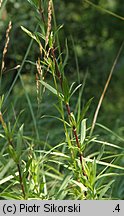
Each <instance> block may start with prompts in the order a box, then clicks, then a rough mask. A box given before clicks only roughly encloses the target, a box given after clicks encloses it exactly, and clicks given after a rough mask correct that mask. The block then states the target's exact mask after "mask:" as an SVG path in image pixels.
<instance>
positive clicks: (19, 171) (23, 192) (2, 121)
mask: <svg viewBox="0 0 124 216" xmlns="http://www.w3.org/2000/svg"><path fill="white" fill-rule="evenodd" d="M0 122H1V124H2V127H3V129H4V132H5V134H6V138H7V140H8V144H9V145H11V146H12V147H13V146H14V145H13V141H12V139H11V138H10V137H9V136H8V135H7V125H6V123H5V121H4V119H3V115H2V113H1V112H0ZM16 165H17V169H18V173H19V181H20V186H21V189H22V194H23V197H24V199H25V197H26V195H25V189H24V184H23V180H22V175H21V167H20V164H19V162H18V163H16Z"/></svg>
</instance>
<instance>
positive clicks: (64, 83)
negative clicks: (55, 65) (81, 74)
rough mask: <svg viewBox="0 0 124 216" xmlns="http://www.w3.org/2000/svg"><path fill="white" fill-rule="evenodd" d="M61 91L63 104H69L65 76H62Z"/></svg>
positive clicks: (67, 85)
mask: <svg viewBox="0 0 124 216" xmlns="http://www.w3.org/2000/svg"><path fill="white" fill-rule="evenodd" d="M62 89H63V94H64V101H65V103H68V102H69V84H68V81H67V79H66V77H65V76H63V82H62Z"/></svg>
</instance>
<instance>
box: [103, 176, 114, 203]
mask: <svg viewBox="0 0 124 216" xmlns="http://www.w3.org/2000/svg"><path fill="white" fill-rule="evenodd" d="M114 181H115V180H112V181H110V182H109V183H108V184H107V185H106V186H105V187H104V188H103V189H102V190H101V193H100V196H99V200H101V199H102V198H103V196H104V195H105V194H106V192H107V191H108V190H109V189H110V187H111V185H112V184H113V183H114Z"/></svg>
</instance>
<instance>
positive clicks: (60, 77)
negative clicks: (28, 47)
mask: <svg viewBox="0 0 124 216" xmlns="http://www.w3.org/2000/svg"><path fill="white" fill-rule="evenodd" d="M52 56H53V60H54V63H55V67H56V74H57V77H58V79H59V81H60V85H61V89H62V91H63V88H62V84H63V80H62V76H61V73H60V71H59V68H58V64H57V61H56V56H55V49H54V48H52ZM65 106H66V110H67V113H68V118H69V120H70V115H71V108H70V106H69V104H68V103H66V104H65ZM72 130H73V134H74V136H75V139H76V144H77V147H78V150H79V158H80V164H81V167H82V172H83V175H85V176H86V173H85V171H84V166H83V155H82V153H81V146H80V142H79V139H78V135H77V131H76V128H75V127H73V126H72Z"/></svg>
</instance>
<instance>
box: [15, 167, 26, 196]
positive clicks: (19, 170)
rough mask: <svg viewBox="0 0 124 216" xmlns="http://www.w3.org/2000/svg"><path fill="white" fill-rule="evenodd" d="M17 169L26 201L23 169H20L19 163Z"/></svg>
mask: <svg viewBox="0 0 124 216" xmlns="http://www.w3.org/2000/svg"><path fill="white" fill-rule="evenodd" d="M17 169H18V172H19V181H20V186H21V189H22V194H23V197H24V199H25V198H26V195H25V188H24V184H23V180H22V175H21V167H20V164H19V163H17Z"/></svg>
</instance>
